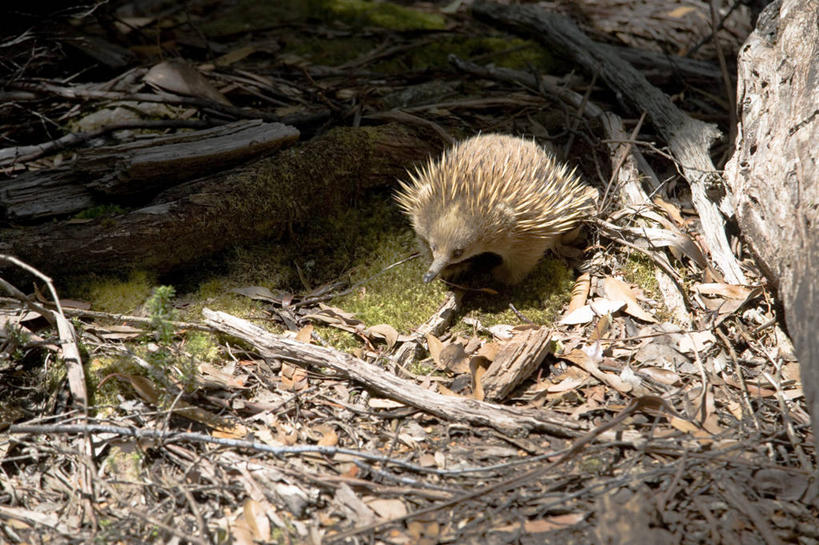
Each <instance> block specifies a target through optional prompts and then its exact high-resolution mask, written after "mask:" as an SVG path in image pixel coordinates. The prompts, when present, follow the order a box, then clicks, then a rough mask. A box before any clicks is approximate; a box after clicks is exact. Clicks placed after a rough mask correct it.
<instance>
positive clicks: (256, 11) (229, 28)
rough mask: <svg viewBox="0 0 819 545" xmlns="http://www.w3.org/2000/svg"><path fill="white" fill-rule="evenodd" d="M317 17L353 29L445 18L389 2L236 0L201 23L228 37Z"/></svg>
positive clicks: (437, 25) (437, 23)
mask: <svg viewBox="0 0 819 545" xmlns="http://www.w3.org/2000/svg"><path fill="white" fill-rule="evenodd" d="M309 19H314V20H319V21H321V22H322V23H323V24H325V25H329V24H338V23H342V24H346V25H349V26H351V27H354V28H361V27H364V26H376V27H381V28H385V29H390V30H440V29H443V28H444V26H445V24H446V19H445V18H444V17H443V16H442V15H440V14H438V13H429V12H424V11H421V10H417V9H412V8H408V7H404V6H400V5H398V4H393V3H390V2H373V1H367V0H277V1H276V2H257V1H255V0H239V1H237V2H236V3H235V4H233V6H232V7H231V8H230V9H227V10H221V11H220V16H219V17H211V18H207V19H206V20H205V21H203V22H202V23H201V28H202V30H203V32H204V33H205V34H206V35H208V36H210V37H220V36H229V35H232V34H238V33H245V32H252V31H254V30H262V29H266V28H269V27H279V26H281V25H282V23H283V22H288V21H304V20H309Z"/></svg>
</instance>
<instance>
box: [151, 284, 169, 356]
mask: <svg viewBox="0 0 819 545" xmlns="http://www.w3.org/2000/svg"><path fill="white" fill-rule="evenodd" d="M174 295H176V291H175V290H174V289H173V286H159V287H157V288H156V289H155V290H154V293H153V294H152V295H151V297H150V298H149V299H148V315H149V316H150V317H151V326H152V327H153V328H154V337H155V338H156V342H157V343H159V344H162V345H168V344H170V343H171V341H172V340H173V324H172V323H171V322H172V321H173V320H174V318H175V316H176V313H175V312H174V309H173V305H172V304H171V301H172V300H173V297H174Z"/></svg>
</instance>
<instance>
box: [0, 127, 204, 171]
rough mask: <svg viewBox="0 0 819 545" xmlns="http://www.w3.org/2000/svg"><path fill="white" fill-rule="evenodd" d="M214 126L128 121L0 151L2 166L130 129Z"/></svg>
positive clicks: (25, 160) (22, 161)
mask: <svg viewBox="0 0 819 545" xmlns="http://www.w3.org/2000/svg"><path fill="white" fill-rule="evenodd" d="M211 126H213V123H210V122H208V121H199V120H196V119H167V120H165V119H162V120H148V119H146V120H139V121H126V122H121V123H113V124H111V125H106V126H105V127H101V128H99V129H95V130H93V131H86V132H72V133H69V134H66V135H65V136H62V137H60V138H57V139H55V140H51V141H49V142H44V143H42V144H34V145H31V146H17V147H11V148H4V149H0V166H6V165H14V164H18V163H25V162H27V161H33V160H34V159H39V158H40V157H43V156H45V155H49V154H52V153H57V152H58V151H64V150H66V149H69V148H72V147H75V146H79V145H80V144H83V143H85V142H87V141H89V140H92V139H94V138H98V137H100V136H102V135H104V134H107V133H110V132H114V131H122V130H130V129H166V128H174V129H180V128H184V129H205V128H207V127H211Z"/></svg>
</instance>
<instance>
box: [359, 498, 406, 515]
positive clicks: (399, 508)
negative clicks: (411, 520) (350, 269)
mask: <svg viewBox="0 0 819 545" xmlns="http://www.w3.org/2000/svg"><path fill="white" fill-rule="evenodd" d="M366 503H367V506H368V507H369V508H370V509H372V510H373V511H375V514H376V515H378V516H379V517H381V518H382V519H394V518H398V517H403V516H404V515H406V514H407V506H406V505H404V502H403V501H401V500H398V499H391V498H388V499H377V500H372V501H368V502H366Z"/></svg>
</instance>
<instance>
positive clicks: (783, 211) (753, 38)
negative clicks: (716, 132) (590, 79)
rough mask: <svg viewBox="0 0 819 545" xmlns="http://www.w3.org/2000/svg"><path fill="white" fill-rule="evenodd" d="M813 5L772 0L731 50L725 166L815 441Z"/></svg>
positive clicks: (818, 170) (817, 159) (818, 90)
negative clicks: (774, 295) (772, 291)
mask: <svg viewBox="0 0 819 545" xmlns="http://www.w3.org/2000/svg"><path fill="white" fill-rule="evenodd" d="M817 43H819V4H817V3H815V2H803V1H801V0H776V1H775V2H773V3H771V4H770V5H768V7H767V8H766V9H765V10H764V11H763V12H762V14H761V15H760V17H759V20H758V22H757V27H756V30H755V31H754V32H753V33H752V34H751V35H750V36H749V37H748V40H747V41H746V42H745V45H744V46H743V47H742V49H741V50H740V54H739V63H738V73H739V83H738V87H737V105H738V107H739V109H740V112H739V114H740V123H739V130H738V137H737V142H736V150H735V151H734V155H733V157H732V158H731V160H730V161H729V162H728V164H727V165H726V168H725V178H726V181H727V182H728V183H729V184H730V187H731V189H732V191H733V194H734V204H735V207H736V213H737V218H738V220H739V225H740V228H741V229H742V234H743V237H744V238H745V240H746V242H747V244H748V246H749V247H750V248H751V250H752V251H753V253H754V254H755V255H756V257H757V260H758V262H759V264H760V265H761V267H762V269H763V272H764V273H765V275H766V276H767V278H768V279H769V281H770V282H771V284H772V285H773V286H774V287H776V288H777V289H778V292H779V296H780V300H781V301H782V305H783V307H784V310H785V320H786V322H787V325H788V330H789V332H790V334H791V337H792V338H793V341H794V346H795V348H796V353H797V357H798V358H799V362H800V364H801V368H802V383H803V389H804V392H805V398H806V400H807V403H808V408H809V410H810V411H811V414H812V416H813V426H814V438H815V439H816V446H817V449H819V434H817V433H816V429H817V427H819V312H818V311H817V309H819V286H817V280H819V272H817V271H819V146H818V145H817V142H819V116H817V115H816V112H817V107H819V79H817V74H819V49H817V48H816V44H817Z"/></svg>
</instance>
